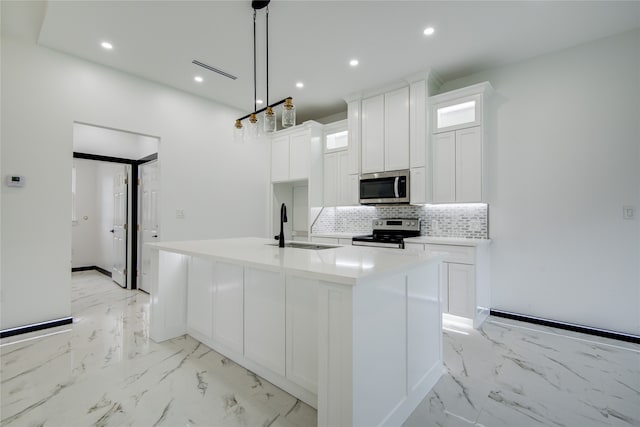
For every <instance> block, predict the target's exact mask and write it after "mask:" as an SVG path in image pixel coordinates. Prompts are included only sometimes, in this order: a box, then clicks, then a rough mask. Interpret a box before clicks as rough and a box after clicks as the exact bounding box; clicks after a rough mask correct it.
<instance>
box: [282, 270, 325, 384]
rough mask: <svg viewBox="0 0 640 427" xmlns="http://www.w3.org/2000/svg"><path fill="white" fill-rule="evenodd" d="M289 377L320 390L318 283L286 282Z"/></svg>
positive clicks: (295, 278) (292, 279)
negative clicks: (317, 332)
mask: <svg viewBox="0 0 640 427" xmlns="http://www.w3.org/2000/svg"><path fill="white" fill-rule="evenodd" d="M286 300H287V302H286V306H287V309H286V325H287V329H286V373H287V378H289V379H290V380H291V381H293V382H295V383H296V384H298V385H299V386H301V387H304V388H305V389H307V390H309V391H311V392H312V393H317V390H318V336H317V334H316V333H315V332H316V331H317V330H318V281H317V280H311V279H307V278H304V277H298V276H290V275H288V276H287V279H286Z"/></svg>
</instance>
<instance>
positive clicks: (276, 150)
mask: <svg viewBox="0 0 640 427" xmlns="http://www.w3.org/2000/svg"><path fill="white" fill-rule="evenodd" d="M288 179H289V137H288V136H279V137H277V138H274V139H273V140H272V141H271V181H272V182H277V181H286V180H288Z"/></svg>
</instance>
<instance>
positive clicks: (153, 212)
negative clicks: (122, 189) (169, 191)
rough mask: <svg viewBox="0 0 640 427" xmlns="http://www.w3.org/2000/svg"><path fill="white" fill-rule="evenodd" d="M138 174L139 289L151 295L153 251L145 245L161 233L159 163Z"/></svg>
mask: <svg viewBox="0 0 640 427" xmlns="http://www.w3.org/2000/svg"><path fill="white" fill-rule="evenodd" d="M138 173H139V175H138V176H140V188H139V189H138V190H139V192H138V194H139V198H140V202H139V204H138V206H139V208H140V220H139V224H140V234H139V239H138V240H139V242H140V251H139V252H138V254H139V256H138V259H139V268H138V272H139V276H138V279H139V280H138V289H141V290H143V291H145V292H147V293H150V292H151V283H150V270H151V250H150V249H148V248H145V246H144V244H145V243H150V242H154V241H157V240H158V236H159V234H158V233H159V231H160V230H159V228H160V225H159V221H158V198H159V196H160V176H159V169H158V162H157V161H153V162H149V163H145V164H143V165H140V167H139V169H138Z"/></svg>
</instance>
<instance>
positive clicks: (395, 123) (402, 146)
mask: <svg viewBox="0 0 640 427" xmlns="http://www.w3.org/2000/svg"><path fill="white" fill-rule="evenodd" d="M408 168H409V88H408V87H403V88H400V89H398V90H394V91H393V92H388V93H385V94H384V170H385V171H393V170H399V169H408Z"/></svg>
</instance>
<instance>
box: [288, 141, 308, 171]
mask: <svg viewBox="0 0 640 427" xmlns="http://www.w3.org/2000/svg"><path fill="white" fill-rule="evenodd" d="M310 142H311V141H310V140H309V132H307V131H304V132H299V133H295V134H293V135H291V138H290V139H289V150H290V152H289V179H291V180H296V179H304V178H309V168H310V164H311V163H310V162H311V159H310V156H311V145H310Z"/></svg>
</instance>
